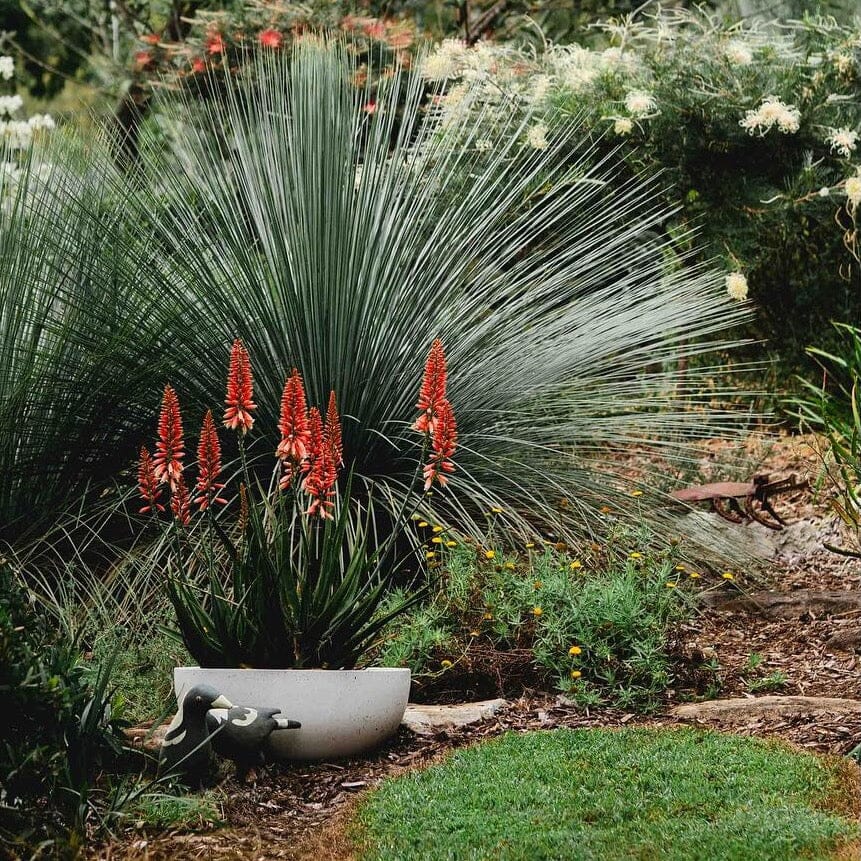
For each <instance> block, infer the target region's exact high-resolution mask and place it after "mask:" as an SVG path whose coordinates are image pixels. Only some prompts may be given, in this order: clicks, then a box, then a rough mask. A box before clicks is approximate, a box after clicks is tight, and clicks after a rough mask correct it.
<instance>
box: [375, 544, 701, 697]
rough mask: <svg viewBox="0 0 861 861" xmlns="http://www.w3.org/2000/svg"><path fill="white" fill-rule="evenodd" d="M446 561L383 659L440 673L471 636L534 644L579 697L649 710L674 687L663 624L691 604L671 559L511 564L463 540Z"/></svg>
mask: <svg viewBox="0 0 861 861" xmlns="http://www.w3.org/2000/svg"><path fill="white" fill-rule="evenodd" d="M444 559H445V561H444V563H443V565H442V567H441V568H440V569H438V573H437V574H436V575H434V576H433V593H432V597H431V598H430V599H429V601H427V602H425V603H424V604H422V605H421V606H419V607H417V608H416V609H415V610H413V611H411V612H410V614H409V615H408V616H407V617H406V618H405V619H401V620H398V623H397V625H396V626H392V628H391V629H390V631H389V638H388V639H387V641H386V643H385V645H384V647H383V649H382V651H381V661H382V663H384V664H387V665H389V666H398V665H400V666H410V667H411V668H412V669H413V670H414V671H415V672H418V673H428V672H431V673H433V672H438V671H439V668H440V660H441V659H444V660H447V661H457V660H458V656H459V655H461V654H466V655H468V654H469V652H468V644H469V643H470V642H471V641H472V642H475V643H478V644H480V645H487V644H492V645H493V647H494V648H495V649H498V650H500V651H501V652H505V651H506V650H509V649H516V648H526V649H529V650H531V652H532V655H533V661H534V663H535V665H536V666H537V667H539V668H541V669H542V670H543V671H544V672H545V673H546V674H547V678H548V681H550V682H551V683H552V684H554V685H556V686H557V687H558V688H559V689H561V690H562V691H564V692H565V693H566V694H568V695H569V696H571V697H572V698H574V699H576V700H577V701H579V702H582V703H584V704H593V705H594V704H599V703H603V704H613V705H617V706H620V707H623V708H640V709H643V708H645V709H648V708H650V707H654V705H655V704H656V703H657V702H658V701H659V699H660V697H661V695H662V694H663V692H664V690H665V689H666V688H667V686H668V685H669V684H670V681H671V667H670V662H669V658H668V656H667V645H668V637H669V630H670V626H671V624H672V623H673V622H676V621H678V620H680V619H681V618H683V617H684V616H685V615H686V614H687V612H688V607H689V604H688V601H687V600H686V598H685V596H684V593H683V591H682V590H681V589H680V588H678V587H677V585H676V584H677V583H678V581H679V579H680V577H681V576H683V575H681V574H680V573H679V572H675V571H674V570H673V564H674V563H673V562H672V560H671V559H670V558H668V557H666V556H664V555H661V554H659V555H656V556H651V555H649V554H645V553H644V554H643V558H641V559H627V560H626V559H624V557H622V559H619V560H617V561H609V562H607V563H606V567H600V568H598V570H596V565H594V564H587V565H586V566H581V565H580V563H579V560H573V561H572V560H571V559H569V558H566V557H564V556H560V555H559V554H557V553H555V552H553V551H549V550H548V551H547V552H542V553H540V554H538V555H536V556H533V557H532V558H531V559H530V560H529V562H528V563H526V564H524V563H522V562H520V563H518V564H515V562H514V561H513V558H512V557H503V556H502V554H497V555H496V556H495V557H494V558H493V559H490V560H488V559H486V558H485V557H484V554H483V553H479V554H478V557H477V556H476V554H475V551H474V550H472V549H471V548H469V547H462V548H458V549H457V550H455V551H453V552H452V553H451V554H449V555H446V556H445V557H444ZM572 565H573V566H574V567H572ZM667 583H671V584H673V585H672V586H668V585H667ZM572 647H574V648H575V654H571V649H572ZM577 649H579V651H576V650H577ZM572 672H574V673H580V675H577V676H575V677H572V675H571V673H572Z"/></svg>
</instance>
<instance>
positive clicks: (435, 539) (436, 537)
mask: <svg viewBox="0 0 861 861" xmlns="http://www.w3.org/2000/svg"><path fill="white" fill-rule="evenodd" d="M431 544H442V538H440V537H439V535H434V537H433V538H431Z"/></svg>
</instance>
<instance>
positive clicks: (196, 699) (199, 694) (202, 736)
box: [158, 685, 233, 783]
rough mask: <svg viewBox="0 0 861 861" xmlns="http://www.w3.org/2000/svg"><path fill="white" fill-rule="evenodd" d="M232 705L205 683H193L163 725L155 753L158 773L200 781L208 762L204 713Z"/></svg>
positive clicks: (206, 771) (208, 752) (208, 750)
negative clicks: (161, 737)
mask: <svg viewBox="0 0 861 861" xmlns="http://www.w3.org/2000/svg"><path fill="white" fill-rule="evenodd" d="M232 707H233V703H231V702H230V700H228V699H227V697H225V696H223V695H222V694H220V693H219V692H218V691H217V690H215V688H211V687H209V686H207V685H196V686H195V687H193V688H192V689H191V690H190V691H188V693H186V694H185V696H184V697H183V698H182V702H181V703H180V706H179V711H178V712H177V713H176V714H175V715H174V718H173V720H172V721H171V722H170V726H168V728H167V733H166V734H165V737H164V741H163V742H162V746H161V752H160V754H159V762H158V767H159V772H160V773H162V774H168V773H172V774H175V775H177V776H178V777H180V778H182V779H183V780H184V781H186V782H188V783H200V782H201V781H202V780H203V779H204V778H205V777H206V776H207V774H208V773H209V769H210V764H211V761H212V745H211V744H210V741H209V730H208V729H207V726H206V714H207V712H208V711H209V710H210V709H212V708H215V709H230V708H232Z"/></svg>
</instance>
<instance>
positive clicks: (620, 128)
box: [613, 117, 634, 135]
mask: <svg viewBox="0 0 861 861" xmlns="http://www.w3.org/2000/svg"><path fill="white" fill-rule="evenodd" d="M613 131H614V132H616V134H617V135H629V134H631V132H632V131H634V121H633V120H632V119H631V118H630V117H616V121H615V122H614V123H613Z"/></svg>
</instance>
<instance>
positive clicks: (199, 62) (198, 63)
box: [191, 57, 206, 74]
mask: <svg viewBox="0 0 861 861" xmlns="http://www.w3.org/2000/svg"><path fill="white" fill-rule="evenodd" d="M191 71H192V72H196V73H197V74H200V73H201V72H205V71H206V60H204V59H203V57H195V58H194V59H193V60H192V61H191Z"/></svg>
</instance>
